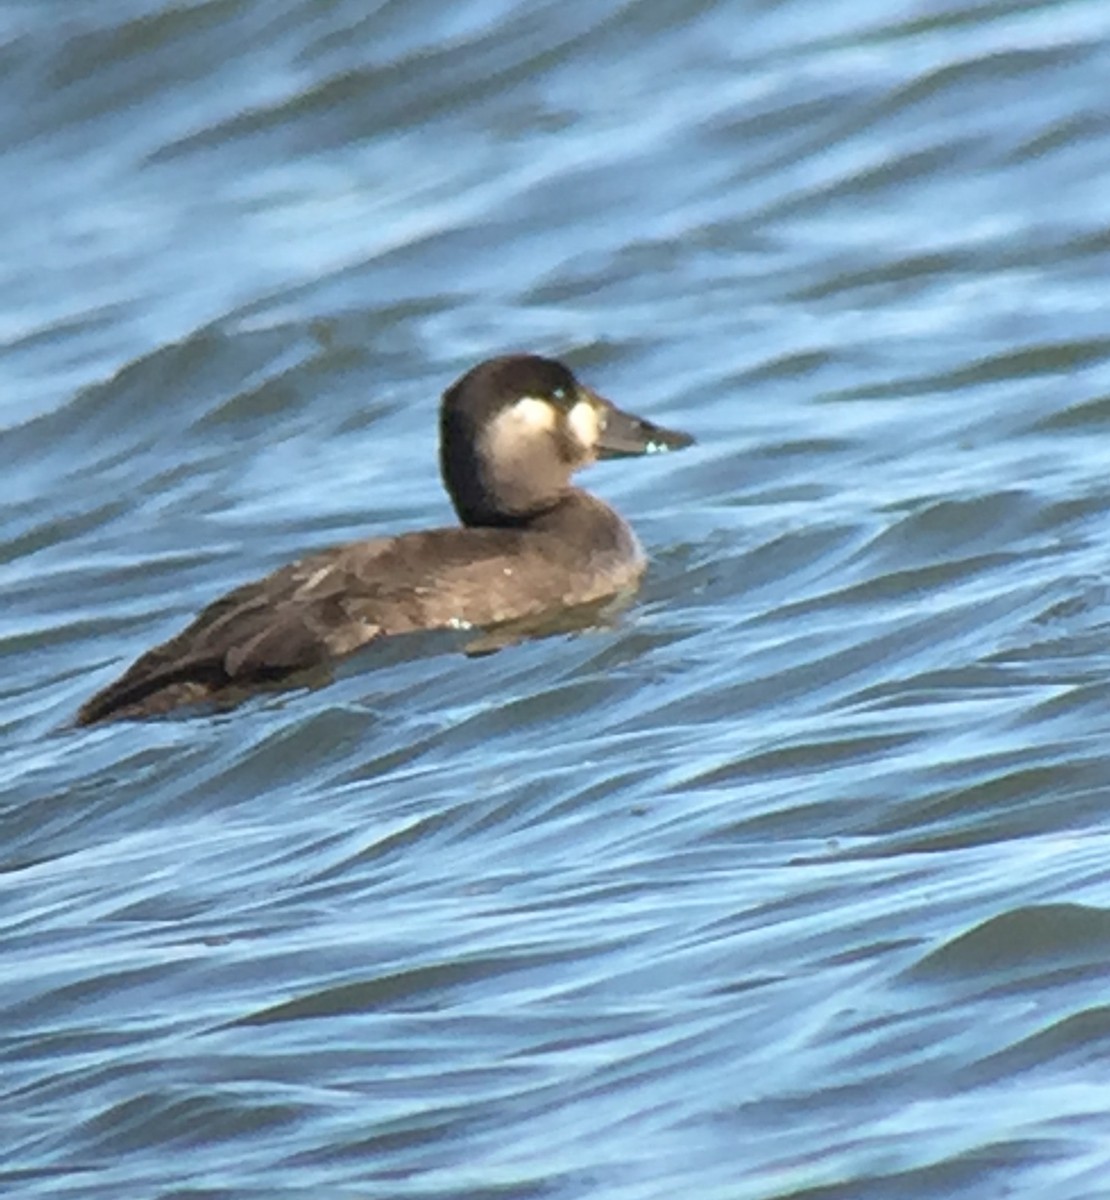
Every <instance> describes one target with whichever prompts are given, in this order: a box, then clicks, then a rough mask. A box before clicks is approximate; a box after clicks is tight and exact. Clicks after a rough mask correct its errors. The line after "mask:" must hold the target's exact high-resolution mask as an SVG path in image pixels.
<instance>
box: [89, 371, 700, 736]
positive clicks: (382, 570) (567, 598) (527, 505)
mask: <svg viewBox="0 0 1110 1200" xmlns="http://www.w3.org/2000/svg"><path fill="white" fill-rule="evenodd" d="M692 441H693V438H691V437H690V436H689V435H688V434H685V433H678V432H676V431H674V430H670V429H663V428H662V427H660V426H658V425H653V424H652V423H651V422H650V421H645V420H642V419H641V418H639V417H635V416H632V415H631V414H629V413H625V412H622V411H621V410H620V409H618V408H617V407H615V406H614V405H613V404H611V403H610V402H609V401H608V400H605V399H603V398H602V397H601V396H599V395H598V394H597V393H596V392H594V391H591V390H590V389H589V388H587V387H584V386H583V385H582V384H581V383H579V382H578V380H577V379H576V378H575V377H574V375H573V374H572V372H571V371H570V369H569V368H567V367H566V366H564V365H563V364H562V363H560V362H556V361H555V360H553V359H549V358H540V357H538V356H536V355H530V354H529V355H511V356H508V357H503V358H493V359H489V360H487V361H486V362H482V363H479V364H478V366H476V367H473V368H472V369H471V370H469V371H467V372H466V374H465V375H463V376H462V377H461V378H460V379H459V380H457V381H456V382H455V383H454V384H453V385H452V386H451V387H450V388H448V389H447V391H446V392H445V393H444V395H443V402H442V405H441V408H440V470H441V472H442V475H443V481H444V484H445V485H446V488H447V491H448V493H449V494H450V497H451V501H452V503H453V504H454V506H455V511H456V513H457V514H458V517H459V520H460V521H461V522H462V528H457V527H456V528H447V529H430V530H426V531H421V532H415V533H403V534H400V535H398V536H396V537H379V538H370V539H369V540H365V541H358V542H351V543H348V544H347V545H342V546H334V547H332V548H331V549H328V550H322V551H319V552H318V553H315V554H310V555H308V556H307V557H305V558H302V559H300V560H298V561H297V562H294V563H291V564H290V565H288V566H285V567H281V568H279V569H278V570H276V571H274V572H273V573H272V574H270V575H267V576H265V577H264V578H262V579H258V580H255V581H254V582H252V583H246V584H244V585H243V586H241V587H238V588H236V589H235V590H234V591H231V592H229V593H228V594H227V595H225V596H223V597H221V598H220V599H218V600H216V601H215V602H214V603H212V604H210V605H209V606H208V607H207V608H205V609H204V610H203V611H202V612H201V613H200V615H199V616H197V617H196V619H195V620H194V621H193V622H192V623H191V624H190V625H188V626H187V627H186V628H185V629H184V630H182V632H181V633H179V634H177V636H176V637H172V638H170V639H169V641H167V642H163V643H162V644H161V645H159V646H155V647H154V648H153V649H152V650H148V651H147V653H145V654H144V655H142V656H141V657H140V658H138V659H137V660H136V661H135V662H134V663H133V664H132V665H131V666H130V667H129V668H128V669H127V670H126V671H125V672H124V673H123V675H122V676H120V678H119V679H117V680H116V681H115V682H114V683H111V684H109V685H108V686H107V687H106V688H104V689H103V690H102V691H100V692H98V693H97V694H96V695H95V696H93V697H92V698H91V699H90V700H88V701H87V702H86V703H85V704H84V705H83V706H82V708H81V709H80V711H79V713H78V714H77V722H78V724H81V725H91V724H93V723H94V722H97V721H103V720H106V719H111V718H117V717H147V716H155V715H159V714H163V713H167V712H170V711H171V710H173V709H175V708H178V707H180V706H182V705H187V704H197V703H202V702H205V701H218V702H222V701H227V702H231V701H234V700H236V699H241V698H242V697H243V696H244V695H246V694H249V692H250V691H251V690H252V689H258V688H260V687H264V686H272V685H274V684H279V685H280V684H281V683H282V682H285V681H289V682H294V681H295V677H296V676H298V675H302V674H303V673H305V672H309V671H311V670H313V669H314V668H319V667H321V666H324V665H325V664H327V663H329V662H330V661H332V660H334V659H337V658H340V657H342V656H343V655H347V654H350V653H352V652H353V651H355V650H357V649H359V648H360V647H361V646H365V645H366V644H367V643H368V642H372V641H375V640H376V639H378V638H382V637H390V636H393V635H396V634H402V633H410V632H413V631H416V630H428V629H444V628H471V627H473V628H482V629H488V628H490V627H495V626H498V625H502V624H503V623H505V622H518V621H526V620H528V619H531V618H533V617H539V616H541V615H542V614H545V613H550V612H555V611H558V610H563V609H568V608H573V607H577V606H584V605H591V604H596V603H599V602H602V601H604V600H605V599H606V598H609V597H614V596H617V595H619V594H621V593H624V592H627V591H629V590H631V589H632V588H633V587H635V585H636V584H637V583H638V581H639V579H640V576H641V575H642V574H643V570H644V566H645V559H644V554H643V551H642V549H641V548H640V544H639V542H638V541H637V540H636V535H635V534H634V533H633V532H632V530H631V529H630V528H629V527H628V525H627V524H625V522H624V520H623V519H622V518H621V517H620V516H619V515H618V514H617V513H616V512H614V511H613V509H611V508H610V507H609V506H608V505H607V504H604V503H602V501H600V500H598V499H597V498H596V497H595V496H592V495H590V494H589V493H587V492H585V491H582V490H581V489H580V488H577V487H574V486H573V485H572V484H571V475H572V474H573V473H574V472H575V471H577V470H578V469H579V468H580V467H584V466H586V465H587V464H589V463H591V462H593V461H594V460H595V459H597V458H599V457H617V456H623V455H632V454H648V453H653V452H656V451H662V450H674V449H678V448H679V447H682V446H688V445H689V444H690V443H691V442H692Z"/></svg>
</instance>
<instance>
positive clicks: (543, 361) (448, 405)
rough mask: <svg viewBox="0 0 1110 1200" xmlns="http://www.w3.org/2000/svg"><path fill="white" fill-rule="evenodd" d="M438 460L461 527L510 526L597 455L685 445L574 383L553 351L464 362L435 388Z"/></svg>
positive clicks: (561, 489)
mask: <svg viewBox="0 0 1110 1200" xmlns="http://www.w3.org/2000/svg"><path fill="white" fill-rule="evenodd" d="M439 430H440V444H439V456H440V467H441V469H442V471H443V480H444V483H445V484H446V485H447V490H448V492H449V493H450V494H451V500H452V502H453V503H454V505H455V511H456V512H457V513H458V514H459V519H460V520H461V521H462V522H463V524H464V525H514V524H519V523H521V522H523V521H526V520H528V518H530V517H532V516H535V515H536V514H537V513H540V512H544V511H546V510H547V509H549V508H551V507H552V506H553V505H555V504H557V503H558V501H559V499H560V497H561V496H562V495H563V494H564V493H565V492H566V490H567V488H568V487H569V486H570V477H571V475H572V474H573V473H574V472H575V471H577V470H578V469H579V468H580V467H584V466H587V465H588V464H589V463H591V462H594V461H595V460H596V459H598V458H615V457H621V456H625V455H634V454H653V453H657V452H660V451H663V450H677V449H679V448H681V447H682V446H689V445H690V444H691V442H693V440H694V439H693V438H692V437H690V436H689V434H685V433H678V432H676V431H675V430H671V429H664V428H663V427H662V426H660V425H654V424H652V423H651V422H650V421H645V420H643V419H642V418H641V417H635V416H632V414H631V413H626V412H622V411H621V410H620V409H619V408H617V407H616V406H615V405H614V404H611V403H610V402H609V401H608V400H606V399H604V398H603V397H601V396H599V395H598V394H597V393H596V392H594V391H591V390H590V389H589V388H588V387H585V386H584V385H583V384H581V383H579V382H578V380H577V379H576V378H575V377H574V374H573V372H571V370H570V369H569V368H568V367H565V366H564V365H563V364H562V363H560V362H556V361H555V360H554V359H551V358H540V357H539V356H537V355H534V354H514V355H509V356H506V357H504V358H491V359H487V360H486V361H485V362H482V363H479V364H478V365H477V366H476V367H472V368H471V369H470V370H469V371H467V373H466V374H465V375H463V376H462V378H461V379H459V380H457V381H456V382H455V383H454V384H452V386H451V387H449V388H448V389H447V391H446V392H444V394H443V405H442V407H441V409H440V425H439Z"/></svg>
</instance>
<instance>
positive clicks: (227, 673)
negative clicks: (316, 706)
mask: <svg viewBox="0 0 1110 1200" xmlns="http://www.w3.org/2000/svg"><path fill="white" fill-rule="evenodd" d="M325 568H326V569H325ZM348 583H349V580H348V577H347V573H346V571H344V570H342V569H341V568H340V566H339V565H338V564H336V563H335V562H330V563H325V560H323V559H319V560H306V561H305V562H304V563H295V564H293V565H291V566H288V567H283V568H282V569H281V570H279V571H275V572H274V573H273V574H272V575H268V576H266V577H265V578H264V579H260V580H256V581H255V582H253V583H248V584H245V585H244V586H243V587H240V588H237V589H236V590H235V591H233V592H229V593H228V594H227V595H226V596H223V597H221V598H220V599H219V600H216V601H215V602H214V603H212V604H210V605H209V606H208V607H207V608H206V609H204V610H203V611H202V612H201V613H200V614H199V615H198V616H197V618H196V619H195V620H194V621H193V622H192V623H191V624H189V625H188V626H187V627H186V628H185V629H183V630H182V631H181V633H179V634H177V635H176V636H175V637H172V638H170V639H169V641H166V642H163V643H162V644H161V645H158V646H155V647H154V648H153V649H151V650H148V651H147V652H146V653H145V654H143V655H142V656H141V657H140V658H138V659H136V660H135V662H134V663H133V664H132V665H131V666H130V667H129V668H128V669H127V670H126V671H125V672H124V673H123V675H121V676H120V678H119V679H117V680H116V681H115V682H114V683H111V684H109V685H108V687H106V688H104V689H103V690H102V691H100V692H98V693H97V694H96V695H95V696H93V697H92V698H91V699H90V700H88V701H87V702H86V703H85V705H84V706H83V707H82V708H81V710H80V712H79V713H78V714H77V722H78V724H81V725H89V724H92V723H93V722H95V721H100V720H103V719H105V718H106V717H112V716H124V715H152V714H155V713H160V712H167V711H169V710H170V709H173V708H176V707H178V706H179V705H181V704H192V703H197V702H199V701H203V700H206V699H209V698H211V697H212V696H215V695H217V694H218V693H219V692H221V691H223V690H225V689H227V688H234V687H250V686H251V685H254V684H264V683H268V682H272V681H276V680H280V679H282V678H283V677H285V676H287V675H291V674H294V673H296V672H299V671H305V670H309V669H310V668H312V667H314V666H318V665H319V664H320V663H322V662H325V661H327V660H328V659H330V658H333V657H336V656H337V655H339V654H343V653H349V652H350V651H352V650H355V649H357V648H358V647H359V646H360V645H363V644H365V643H366V642H368V641H371V640H372V639H373V638H374V637H376V636H377V634H378V629H377V627H376V626H374V625H373V623H372V622H370V621H366V620H360V619H357V618H355V619H352V618H351V616H350V614H349V612H348V611H347V609H348V605H347V604H346V603H345V599H346V597H347V592H346V588H347V586H348ZM306 585H311V586H306Z"/></svg>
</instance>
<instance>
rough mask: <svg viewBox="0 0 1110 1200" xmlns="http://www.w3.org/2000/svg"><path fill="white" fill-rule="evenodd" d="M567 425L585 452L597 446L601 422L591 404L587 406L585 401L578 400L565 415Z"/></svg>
mask: <svg viewBox="0 0 1110 1200" xmlns="http://www.w3.org/2000/svg"><path fill="white" fill-rule="evenodd" d="M567 424H568V425H569V426H570V431H571V433H573V434H574V436H575V437H576V438H577V439H578V441H579V443H580V444H581V445H582V446H584V447H585V448H586V449H587V450H592V449H593V448H594V447H595V446H596V445H597V439H598V435H599V434H600V433H601V421H600V419H599V417H598V413H597V409H596V408H594V406H593V405H592V404H588V403H587V402H586V401H585V400H579V401H578V403H577V404H576V405H575V406H574V407H573V408H572V409H571V410H570V412H569V413H568V414H567Z"/></svg>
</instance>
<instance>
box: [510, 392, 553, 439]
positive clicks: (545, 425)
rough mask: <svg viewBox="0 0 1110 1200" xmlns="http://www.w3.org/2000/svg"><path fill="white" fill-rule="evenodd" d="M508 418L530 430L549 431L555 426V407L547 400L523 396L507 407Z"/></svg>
mask: <svg viewBox="0 0 1110 1200" xmlns="http://www.w3.org/2000/svg"><path fill="white" fill-rule="evenodd" d="M509 416H510V418H511V419H512V420H513V421H514V422H516V423H518V424H519V427H520V428H523V429H527V430H529V431H530V432H534V433H542V432H550V431H551V430H552V429H554V428H555V409H554V407H553V406H552V405H551V404H550V402H548V401H547V400H540V399H539V398H538V397H536V396H524V397H522V398H521V399H520V400H518V401H517V402H516V403H515V404H514V405H513V406H512V407H511V408H510V409H509Z"/></svg>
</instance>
